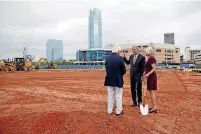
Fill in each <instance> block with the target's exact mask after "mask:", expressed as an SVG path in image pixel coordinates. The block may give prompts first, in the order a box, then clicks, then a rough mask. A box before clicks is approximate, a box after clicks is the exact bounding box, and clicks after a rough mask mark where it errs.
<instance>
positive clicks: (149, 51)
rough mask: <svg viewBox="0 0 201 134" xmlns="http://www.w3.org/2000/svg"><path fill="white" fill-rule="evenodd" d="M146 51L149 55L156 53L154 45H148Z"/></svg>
mask: <svg viewBox="0 0 201 134" xmlns="http://www.w3.org/2000/svg"><path fill="white" fill-rule="evenodd" d="M145 52H146V54H148V55H153V54H154V49H153V48H152V47H147V48H146V50H145Z"/></svg>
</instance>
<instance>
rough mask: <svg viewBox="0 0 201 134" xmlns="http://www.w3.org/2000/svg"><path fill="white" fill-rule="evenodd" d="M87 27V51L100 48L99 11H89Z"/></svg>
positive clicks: (100, 27)
mask: <svg viewBox="0 0 201 134" xmlns="http://www.w3.org/2000/svg"><path fill="white" fill-rule="evenodd" d="M88 27H89V29H88V30H89V31H88V33H89V35H88V36H89V49H91V48H102V22H101V11H100V10H99V9H96V8H95V9H94V10H93V11H92V10H90V13H89V26H88Z"/></svg>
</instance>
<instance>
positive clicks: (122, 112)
mask: <svg viewBox="0 0 201 134" xmlns="http://www.w3.org/2000/svg"><path fill="white" fill-rule="evenodd" d="M123 114H124V111H123V110H122V111H121V113H120V114H116V116H120V115H123Z"/></svg>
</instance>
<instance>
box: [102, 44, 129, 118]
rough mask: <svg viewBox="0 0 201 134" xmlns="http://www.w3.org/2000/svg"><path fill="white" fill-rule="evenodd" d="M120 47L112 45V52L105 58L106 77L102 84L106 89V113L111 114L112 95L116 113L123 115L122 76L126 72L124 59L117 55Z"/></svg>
mask: <svg viewBox="0 0 201 134" xmlns="http://www.w3.org/2000/svg"><path fill="white" fill-rule="evenodd" d="M119 51H121V48H120V47H119V46H114V47H113V49H112V54H111V55H110V56H108V57H107V58H106V60H105V68H106V77H105V83H104V86H107V90H108V114H112V111H113V104H114V97H115V98H116V101H115V102H116V115H117V116H119V115H123V107H122V93H123V84H124V81H123V76H124V74H125V73H126V67H125V64H124V60H123V58H122V57H121V56H119Z"/></svg>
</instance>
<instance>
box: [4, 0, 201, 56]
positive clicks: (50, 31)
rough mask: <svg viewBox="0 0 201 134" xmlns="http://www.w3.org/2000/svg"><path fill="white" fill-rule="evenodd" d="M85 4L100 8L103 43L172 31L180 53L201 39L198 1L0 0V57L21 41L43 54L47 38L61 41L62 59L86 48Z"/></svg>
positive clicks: (15, 51) (14, 52)
mask: <svg viewBox="0 0 201 134" xmlns="http://www.w3.org/2000/svg"><path fill="white" fill-rule="evenodd" d="M90 8H100V9H101V11H102V24H103V45H105V44H108V43H114V44H121V43H126V42H127V40H132V42H139V43H141V42H163V34H164V33H165V32H174V33H175V38H176V39H175V40H176V46H177V47H180V48H181V50H182V53H183V52H184V51H183V50H184V48H185V47H186V46H193V47H195V46H200V44H201V39H200V37H201V32H200V28H201V18H200V16H201V2H178V1H177V2H174V1H171V2H169V1H164V2H157V1H152V2H141V1H133V0H110V1H107V0H101V1H93V0H85V1H81V0H74V1H73V0H66V1H51V2H38V1H35V2H0V18H1V21H0V47H1V49H0V58H7V57H15V56H21V55H20V54H22V48H23V45H26V46H27V47H28V52H29V53H30V54H33V55H36V56H45V55H46V54H45V52H46V51H45V47H46V41H47V40H48V39H51V38H55V39H61V40H63V42H64V58H67V59H69V58H75V56H76V55H75V53H76V50H77V49H85V48H87V47H88V14H89V9H90Z"/></svg>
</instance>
